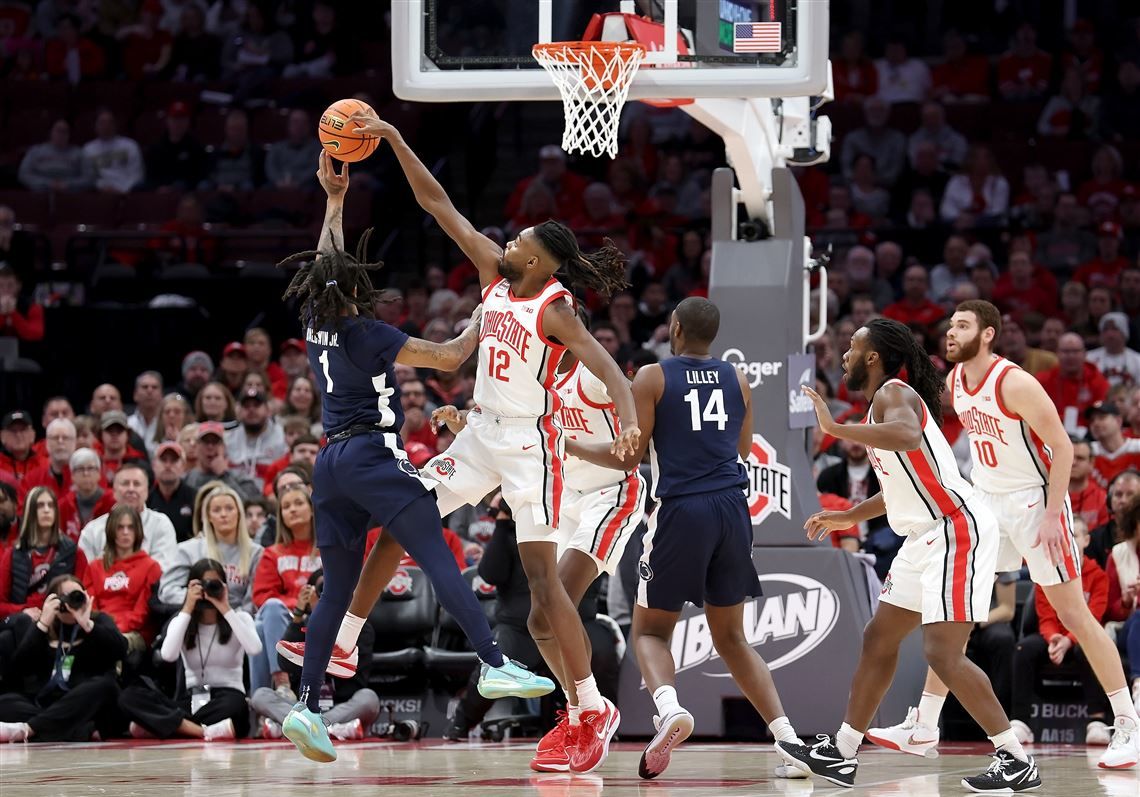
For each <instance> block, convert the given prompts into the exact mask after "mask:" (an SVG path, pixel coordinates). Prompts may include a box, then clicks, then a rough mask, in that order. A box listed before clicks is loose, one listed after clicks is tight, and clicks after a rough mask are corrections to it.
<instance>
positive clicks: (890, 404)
mask: <svg viewBox="0 0 1140 797" xmlns="http://www.w3.org/2000/svg"><path fill="white" fill-rule="evenodd" d="M802 389H803V391H804V395H806V396H807V397H808V398H810V399H811V400H812V403H813V404H814V405H815V417H816V419H817V420H818V421H819V428H820V430H821V431H823V432H824V433H825V434H829V435H831V436H832V437H838V438H839V439H840V440H850V441H851V442H853V443H862V444H863V445H866V446H873V447H874V448H881V449H883V450H884V451H914V450H915V449H917V448H918V447H919V446H921V445H922V414H921V413H922V407H921V406H919V405H918V403H917V402H918V399H917V398H916V397H915V396H914V393H913V392H911V391H909V390H905V389H904V388H902V387H900V386H899V385H897V384H891V385H883V386H882V387H881V388H879V392H878V393H876V394H875V404H874V406H873V407H872V409H871V411H872V412H873V411H874V409H875V408H876V407H878V408H881V409H882V417H881V418H876V420H875V422H874V423H873V424H871V423H838V422H837V421H836V420H835V419H834V418H832V417H831V410H829V409H828V408H827V402H826V401H824V399H823V397H822V396H820V395H819V394H818V393H816V392H815V391H814V390H812V389H811V388H810V387H808V386H807V385H804V387H803V388H802Z"/></svg>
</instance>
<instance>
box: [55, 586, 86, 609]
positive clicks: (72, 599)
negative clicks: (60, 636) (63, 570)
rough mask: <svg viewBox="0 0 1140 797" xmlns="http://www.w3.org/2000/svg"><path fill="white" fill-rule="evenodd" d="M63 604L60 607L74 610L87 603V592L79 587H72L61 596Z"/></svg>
mask: <svg viewBox="0 0 1140 797" xmlns="http://www.w3.org/2000/svg"><path fill="white" fill-rule="evenodd" d="M62 603H63V606H62V607H61V608H63V609H65V610H67V611H70V612H76V611H79V610H80V609H82V608H83V607H84V606H86V605H87V593H86V592H84V591H83V590H81V589H73V590H72V591H71V592H69V593H67V594H66V595H64V596H63V601H62Z"/></svg>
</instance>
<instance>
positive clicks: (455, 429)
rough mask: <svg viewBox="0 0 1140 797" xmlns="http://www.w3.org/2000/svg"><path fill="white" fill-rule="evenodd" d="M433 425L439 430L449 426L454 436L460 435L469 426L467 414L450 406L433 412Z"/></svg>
mask: <svg viewBox="0 0 1140 797" xmlns="http://www.w3.org/2000/svg"><path fill="white" fill-rule="evenodd" d="M431 423H432V426H435V427H437V428H438V427H441V426H447V428H448V429H449V430H450V431H451V433H452V434H459V433H460V432H461V431H463V427H464V426H466V425H467V413H466V412H460V411H459V410H458V409H457V408H456V407H453V406H451V405H450V404H448V405H447V406H446V407H440V408H439V409H436V410H432V413H431Z"/></svg>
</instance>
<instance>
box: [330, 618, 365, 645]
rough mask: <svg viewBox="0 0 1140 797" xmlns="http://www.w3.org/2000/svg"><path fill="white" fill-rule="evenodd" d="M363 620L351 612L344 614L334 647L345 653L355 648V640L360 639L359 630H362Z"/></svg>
mask: <svg viewBox="0 0 1140 797" xmlns="http://www.w3.org/2000/svg"><path fill="white" fill-rule="evenodd" d="M364 622H365V618H363V617H357V616H356V615H355V614H353V613H352V612H348V613H347V614H345V616H344V619H343V620H341V621H340V630H339V631H337V633H336V646H337V647H338V648H340V649H341V650H343V651H344V652H346V653H349V652H351V651H352V649H353V648H354V647H356V640H357V639H359V638H360V629H361V628H364Z"/></svg>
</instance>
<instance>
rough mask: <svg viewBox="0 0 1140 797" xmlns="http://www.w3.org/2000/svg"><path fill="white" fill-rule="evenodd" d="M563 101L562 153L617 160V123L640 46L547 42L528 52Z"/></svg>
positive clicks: (642, 51) (639, 59)
mask: <svg viewBox="0 0 1140 797" xmlns="http://www.w3.org/2000/svg"><path fill="white" fill-rule="evenodd" d="M531 52H532V54H533V55H534V58H535V60H536V61H538V62H539V63H540V64H542V67H543V69H545V70H546V71H547V72H549V73H550V76H551V78H553V80H554V85H556V86H557V87H558V92H559V93H560V94H561V95H562V111H563V113H564V114H565V116H566V128H565V129H564V130H563V131H562V149H564V150H566V151H567V152H580V153H582V154H583V155H593V156H594V157H601V156H602V155H603V154H606V155H609V156H610V157H611V158H615V157H617V149H618V147H617V132H618V122H619V121H620V120H621V109H622V108H623V107H624V106H625V100H626V97H627V96H628V95H629V87H630V84H631V83H632V82H633V76H634V75H635V74H637V68H638V67H639V66H641V62H642V60H643V59H644V58H645V46H644V45H641V44H637V43H636V42H608V41H607V42H602V41H581V42H550V43H548V44H536V45H535V46H534V48H533V50H532V51H531Z"/></svg>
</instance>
